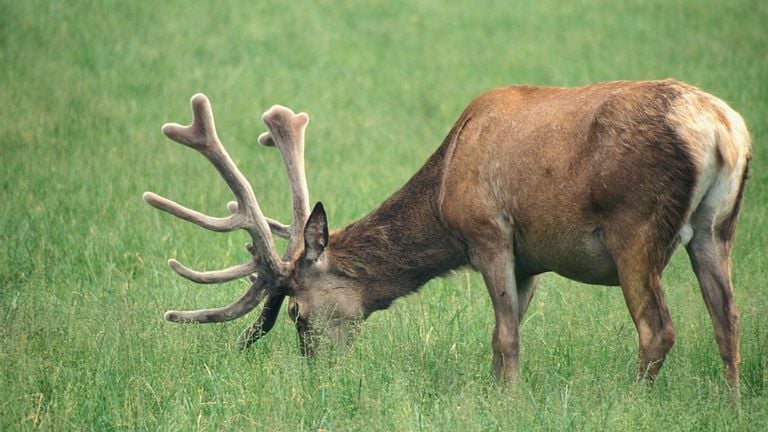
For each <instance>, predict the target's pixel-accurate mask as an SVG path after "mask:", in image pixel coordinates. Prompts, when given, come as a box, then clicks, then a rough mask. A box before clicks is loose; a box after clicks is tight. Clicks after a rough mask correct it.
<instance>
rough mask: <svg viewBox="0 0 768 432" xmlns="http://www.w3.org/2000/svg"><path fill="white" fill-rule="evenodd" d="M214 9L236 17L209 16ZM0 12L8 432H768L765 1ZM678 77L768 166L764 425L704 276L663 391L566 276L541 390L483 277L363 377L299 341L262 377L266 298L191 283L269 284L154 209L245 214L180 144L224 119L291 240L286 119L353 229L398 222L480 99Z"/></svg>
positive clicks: (369, 348)
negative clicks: (157, 204) (283, 115)
mask: <svg viewBox="0 0 768 432" xmlns="http://www.w3.org/2000/svg"><path fill="white" fill-rule="evenodd" d="M205 3H210V4H205ZM450 3H454V4H450V5H447V4H446V2H440V1H434V0H425V1H419V2H406V1H401V0H389V1H381V0H366V1H327V0H319V1H318V0H315V1H311V0H297V1H292V2H278V1H272V0H267V1H231V2H216V3H215V4H214V2H188V1H177V0H169V1H164V2H157V1H123V2H121V1H109V0H103V1H85V0H82V1H77V0H70V1H59V0H46V1H40V0H29V1H11V0H0V137H1V138H0V430H3V431H16V430H56V431H60V430H149V431H155V430H174V431H175V430H286V431H287V430H381V431H390V430H406V431H411V430H414V431H415V430H435V431H437V430H439V431H444V430H455V431H464V430H472V431H485V430H525V431H527V430H569V431H570V430H659V429H662V430H666V431H677V430H692V431H694V430H695V431H700V430H768V291H766V290H767V289H768V265H766V261H767V258H768V255H767V252H766V239H768V187H767V186H768V176H766V171H768V162H766V160H768V152H766V141H768V129H767V126H766V124H767V121H766V119H768V31H766V27H765V23H766V22H768V3H766V2H761V1H757V0H731V1H708V0H707V1H696V2H694V1H688V0H663V1H662V0H628V1H623V2H618V1H607V0H578V1H555V0H535V1H534V0H522V1H517V2H501V1H491V0H480V1H477V2H450ZM666 77H674V78H677V79H680V80H683V81H686V82H689V83H692V84H695V85H697V86H700V87H701V88H703V89H705V90H707V91H709V92H711V93H713V94H715V95H717V96H719V97H721V98H722V99H724V100H726V101H727V102H728V103H729V104H731V106H733V107H734V108H735V109H736V110H737V111H739V112H740V113H742V115H743V116H744V117H745V119H746V121H747V124H748V126H749V127H750V130H751V133H752V138H753V147H754V150H753V151H754V159H753V161H752V165H751V178H750V181H749V183H748V188H747V192H746V198H745V204H744V208H743V212H742V217H741V220H740V226H739V232H738V235H737V242H736V248H735V259H734V281H735V285H736V299H737V303H738V305H739V307H740V309H741V323H742V332H741V353H742V369H741V371H742V376H741V389H742V394H741V406H740V409H734V407H733V406H731V405H730V404H729V399H728V393H727V391H726V388H725V382H724V379H723V374H722V363H721V361H720V358H719V355H718V354H717V349H716V345H715V342H714V338H713V335H712V327H711V323H710V320H709V317H708V315H707V313H706V310H705V307H704V304H703V301H702V299H701V294H700V292H699V288H698V285H697V284H696V281H695V278H694V277H693V273H692V272H691V270H690V267H689V264H688V259H687V256H685V254H684V253H682V252H678V254H676V255H675V257H674V258H673V260H672V263H671V265H670V266H669V268H668V269H667V271H666V272H665V275H664V280H665V285H666V295H667V299H668V302H669V307H670V310H671V313H672V317H673V319H674V320H675V324H676V328H677V333H678V339H677V344H676V345H675V347H674V348H673V350H672V352H671V354H670V357H669V358H668V360H667V362H666V363H665V366H664V368H663V369H662V373H661V375H660V378H659V380H658V382H657V383H656V385H655V386H654V388H653V389H651V390H650V391H649V390H647V389H646V388H645V387H643V386H639V385H636V384H635V383H634V366H635V361H636V351H637V342H636V339H637V338H636V333H635V330H634V327H633V325H632V321H631V319H630V317H629V314H628V313H627V311H626V307H625V305H624V301H623V299H622V296H621V292H620V290H619V289H618V288H609V287H596V286H586V285H581V284H578V283H574V282H570V281H567V280H565V279H563V278H560V277H558V276H555V275H548V276H546V277H545V278H544V280H543V281H542V284H541V285H540V288H539V290H538V292H537V295H536V298H535V299H534V302H533V304H532V306H531V308H530V310H529V313H528V315H527V317H526V319H525V322H524V324H523V327H522V340H521V345H522V356H521V365H522V367H521V376H520V382H519V383H518V385H517V386H516V387H514V388H512V389H508V388H503V387H500V386H498V385H496V384H495V382H494V380H493V379H492V376H491V368H490V361H491V331H492V328H493V313H492V309H491V306H490V301H489V299H488V296H487V294H486V292H485V287H484V285H483V284H482V281H481V279H480V277H479V276H478V275H477V274H475V273H472V272H470V271H464V270H461V271H457V272H455V273H454V274H453V275H451V276H450V277H447V278H444V279H439V280H435V281H432V282H430V283H429V284H428V285H426V286H425V287H424V288H423V289H422V291H421V292H420V293H419V294H417V295H412V296H410V297H407V298H405V299H402V300H399V301H398V302H397V303H396V304H395V305H394V306H393V308H392V309H391V310H389V311H386V312H380V313H377V314H374V315H373V316H372V317H371V318H370V319H369V320H368V322H366V323H365V324H364V326H363V327H362V330H361V334H360V337H359V338H358V339H357V341H356V342H355V343H354V344H352V345H351V346H350V347H348V348H347V349H344V350H330V349H329V350H327V352H324V353H323V354H322V355H321V356H319V358H317V359H315V360H314V361H309V362H308V361H306V360H304V359H302V358H300V356H299V355H298V351H299V349H298V346H297V338H296V335H295V330H294V329H293V326H292V325H291V323H290V321H289V320H288V318H287V314H285V313H283V314H281V316H280V319H279V320H278V324H277V325H276V328H275V329H274V330H273V331H272V333H271V334H269V336H268V337H266V338H265V339H264V340H261V341H259V342H258V343H257V344H256V345H254V346H253V347H251V348H250V349H249V350H247V351H246V352H244V353H240V352H239V351H238V348H237V345H236V343H235V342H236V338H237V335H238V334H239V333H240V331H241V330H242V329H243V328H245V327H246V326H247V325H249V324H250V322H251V321H252V320H253V319H255V316H256V313H252V314H251V315H249V316H248V317H246V318H243V319H241V320H238V321H234V322H230V323H225V324H218V325H207V326H205V325H191V326H179V325H175V324H171V323H167V322H165V321H163V319H162V314H163V312H164V311H165V310H167V309H179V308H181V309H184V308H190V309H191V308H201V307H211V306H218V305H224V304H227V303H229V302H230V301H232V300H233V299H235V298H236V297H237V296H239V295H240V294H241V293H242V292H243V291H244V290H245V287H246V285H245V282H233V283H229V284H226V285H221V286H196V285H194V284H192V283H191V282H188V281H186V280H183V279H181V278H180V277H178V276H177V275H176V274H175V273H173V272H172V271H171V270H170V269H169V268H168V267H167V266H166V264H165V263H166V260H167V259H168V258H169V257H176V258H178V259H179V260H180V261H182V262H184V263H186V264H189V265H190V266H192V267H196V268H207V269H214V268H221V267H225V266H228V265H232V264H236V263H238V262H240V261H242V260H243V259H244V258H246V257H247V255H246V252H245V251H244V249H243V248H242V245H243V244H244V243H245V242H246V235H245V234H243V233H234V234H229V235H220V234H215V233H211V232H207V231H205V230H203V229H200V228H198V227H195V226H192V225H190V224H187V223H185V222H183V221H180V220H177V219H175V218H173V217H171V216H169V215H166V214H161V212H159V211H157V210H154V209H152V208H150V207H149V206H147V205H146V204H144V203H143V201H142V199H141V194H142V193H143V192H144V191H146V190H152V191H154V192H157V193H159V194H161V195H164V196H167V197H169V198H172V199H175V200H178V201H179V202H180V203H183V204H185V205H187V206H189V207H192V208H196V209H199V210H201V211H205V212H208V213H213V214H224V213H225V212H226V208H225V204H226V202H227V201H229V200H230V199H231V198H230V196H231V195H230V193H229V191H228V190H227V188H226V186H225V185H224V183H223V182H222V181H221V180H220V178H219V177H217V175H216V173H215V171H214V170H213V168H212V167H211V166H210V165H209V164H208V163H207V162H206V161H205V160H204V159H203V158H202V157H200V155H198V154H196V153H195V152H193V151H190V150H188V149H186V148H183V147H181V146H179V145H177V144H175V143H172V142H171V141H169V140H167V139H166V138H165V137H164V136H163V135H162V134H161V133H160V126H161V125H162V124H163V123H164V122H167V121H175V122H180V123H187V122H188V121H189V119H190V113H189V107H188V101H189V97H190V96H191V95H192V94H194V93H196V92H204V93H206V94H207V95H208V96H209V97H210V99H211V101H212V104H213V108H214V111H215V114H216V120H217V126H218V129H219V135H220V136H221V138H222V141H223V142H224V144H225V145H226V146H227V147H228V149H229V151H230V153H231V154H232V156H233V158H234V159H235V160H236V162H237V163H238V164H239V166H240V167H241V169H242V170H243V172H244V173H245V174H246V175H247V176H248V177H249V179H250V180H251V182H252V183H253V185H254V189H255V191H256V195H257V197H258V199H259V202H260V204H261V206H262V208H263V209H264V211H265V213H267V214H269V215H270V216H273V217H275V218H277V219H281V220H283V221H288V220H289V219H290V216H289V215H290V208H289V207H290V206H289V204H290V200H289V195H288V188H287V182H286V180H285V177H284V173H283V168H282V164H281V163H280V159H279V155H278V154H277V152H275V151H273V150H270V149H265V148H262V147H260V146H258V145H257V144H256V139H257V137H258V135H259V133H261V132H263V131H264V130H265V129H264V126H263V125H262V124H261V122H260V116H261V113H262V112H263V111H264V110H266V109H267V108H269V107H270V106H271V105H272V104H276V103H279V104H282V105H286V106H289V107H292V108H293V109H294V110H296V111H306V112H308V113H309V115H310V117H311V121H310V125H309V127H308V132H307V149H306V152H307V156H306V157H307V176H308V180H309V187H310V192H311V195H312V199H313V201H314V200H322V201H323V203H324V204H325V207H326V209H327V210H328V212H329V218H330V223H331V225H332V226H333V227H340V226H343V225H344V224H345V223H348V222H350V221H353V220H354V219H356V218H359V217H360V216H362V215H364V214H365V213H366V212H367V211H369V210H371V209H373V208H374V207H375V206H376V205H377V204H378V203H379V202H381V201H382V200H384V199H385V198H386V197H387V196H388V195H389V194H391V193H392V192H394V191H395V190H396V189H397V188H398V187H399V186H400V185H402V184H404V183H405V181H406V180H407V179H408V178H409V177H410V175H411V174H413V173H414V172H415V171H416V170H417V169H418V168H419V167H420V166H421V164H422V163H423V162H424V161H425V160H426V158H427V157H428V156H429V155H430V154H431V152H432V151H433V150H434V149H436V148H437V146H438V145H439V144H440V142H441V141H442V139H443V137H444V135H445V134H446V133H447V131H448V130H449V128H450V127H451V125H452V123H453V121H454V120H455V118H456V117H457V116H458V115H459V113H460V112H461V110H462V109H463V108H464V107H465V106H466V104H467V103H468V102H469V101H470V100H471V99H472V98H473V97H474V96H476V95H478V94H479V93H481V92H483V91H484V90H487V89H489V88H492V87H495V86H501V85H507V84H515V83H527V84H544V85H559V86H570V85H581V84H586V83H590V82H596V81H604V80H614V79H650V78H666Z"/></svg>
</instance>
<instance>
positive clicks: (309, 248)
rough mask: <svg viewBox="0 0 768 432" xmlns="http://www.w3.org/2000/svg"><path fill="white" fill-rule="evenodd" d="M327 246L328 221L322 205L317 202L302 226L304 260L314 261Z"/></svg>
mask: <svg viewBox="0 0 768 432" xmlns="http://www.w3.org/2000/svg"><path fill="white" fill-rule="evenodd" d="M326 246H328V219H327V218H326V216H325V209H324V208H323V203H321V202H318V203H317V204H315V208H314V209H312V214H310V215H309V219H308V220H307V224H306V225H305V226H304V259H305V260H306V261H310V262H312V261H315V260H317V259H318V258H319V257H320V255H321V254H322V253H323V251H324V250H325V247H326Z"/></svg>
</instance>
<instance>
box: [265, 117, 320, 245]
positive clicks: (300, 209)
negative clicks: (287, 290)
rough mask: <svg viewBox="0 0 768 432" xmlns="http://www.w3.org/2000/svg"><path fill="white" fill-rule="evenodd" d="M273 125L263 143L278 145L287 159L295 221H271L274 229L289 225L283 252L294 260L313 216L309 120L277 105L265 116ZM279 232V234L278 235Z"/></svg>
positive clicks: (284, 159) (268, 125)
mask: <svg viewBox="0 0 768 432" xmlns="http://www.w3.org/2000/svg"><path fill="white" fill-rule="evenodd" d="M261 119H262V121H263V122H264V124H265V125H266V126H267V128H269V132H265V133H263V134H261V136H259V142H260V143H261V144H263V145H266V146H277V148H278V150H280V154H281V156H282V158H283V164H284V165H285V170H286V172H287V174H288V183H289V185H290V187H291V196H292V206H293V220H292V221H291V225H290V226H287V227H286V226H285V225H282V224H279V223H278V222H276V221H273V222H275V224H274V225H273V224H272V223H270V226H271V227H272V229H273V231H277V230H276V228H283V229H285V228H288V230H289V241H288V247H287V248H286V250H285V254H284V255H283V256H284V257H285V258H286V259H291V258H293V257H294V255H295V254H296V253H297V252H298V251H299V249H300V247H301V246H302V245H303V239H304V235H303V234H304V233H303V231H304V224H305V223H306V221H307V218H308V217H309V190H308V188H307V178H306V174H305V172H304V132H305V130H306V127H307V123H308V122H309V116H308V115H307V114H306V113H303V112H302V113H299V114H295V113H294V112H293V111H292V110H291V109H289V108H286V107H284V106H280V105H275V106H273V107H272V108H270V109H269V110H267V112H265V113H264V115H263V116H262V117H261ZM278 235H279V234H278Z"/></svg>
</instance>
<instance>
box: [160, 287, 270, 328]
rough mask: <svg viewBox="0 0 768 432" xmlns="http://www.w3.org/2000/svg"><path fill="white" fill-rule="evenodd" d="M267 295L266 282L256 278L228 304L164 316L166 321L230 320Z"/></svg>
mask: <svg viewBox="0 0 768 432" xmlns="http://www.w3.org/2000/svg"><path fill="white" fill-rule="evenodd" d="M267 295H268V284H267V282H266V281H265V280H263V279H261V278H257V279H256V280H253V281H252V283H251V286H250V287H249V288H248V291H246V292H245V294H243V295H242V296H241V297H240V298H239V299H237V300H236V301H235V302H234V303H232V304H230V305H229V306H224V307H221V308H214V309H200V310H193V311H168V312H166V313H165V315H164V318H165V320H166V321H173V322H177V323H201V324H204V323H215V322H223V321H231V320H234V319H237V318H240V317H241V316H243V315H245V314H247V313H248V312H250V311H251V310H253V308H255V307H256V306H257V305H258V304H259V303H261V301H262V300H263V299H264V297H266V296H267Z"/></svg>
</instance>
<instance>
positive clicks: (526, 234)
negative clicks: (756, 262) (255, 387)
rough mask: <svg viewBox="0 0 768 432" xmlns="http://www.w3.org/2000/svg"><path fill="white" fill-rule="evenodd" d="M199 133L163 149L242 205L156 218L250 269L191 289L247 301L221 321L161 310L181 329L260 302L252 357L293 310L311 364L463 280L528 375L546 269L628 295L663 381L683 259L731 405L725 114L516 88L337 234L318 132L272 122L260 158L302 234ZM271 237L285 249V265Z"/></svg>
mask: <svg viewBox="0 0 768 432" xmlns="http://www.w3.org/2000/svg"><path fill="white" fill-rule="evenodd" d="M191 105H192V112H193V115H194V119H193V121H192V124H191V125H190V126H186V127H184V126H180V125H177V124H166V125H165V126H163V133H164V134H165V135H167V136H168V137H169V138H170V139H172V140H174V141H177V142H179V143H181V144H185V145H187V146H189V147H192V148H193V149H195V150H197V151H199V152H200V153H202V154H203V155H204V156H205V157H206V158H207V159H208V160H209V161H210V162H211V163H212V164H213V166H214V167H216V169H217V170H218V171H219V173H220V174H221V176H222V177H223V178H224V180H225V181H226V183H227V184H228V185H229V187H230V188H231V189H232V192H234V195H235V197H236V198H237V202H236V203H235V202H232V203H230V204H229V205H228V208H229V210H230V212H231V215H229V216H227V217H224V218H214V217H210V216H206V215H204V214H201V213H198V212H196V211H194V210H190V209H187V208H184V207H182V206H180V205H178V204H176V203H174V202H172V201H169V200H167V199H165V198H162V197H160V196H158V195H155V194H153V193H150V192H147V193H145V194H144V200H145V201H146V202H147V203H149V204H150V205H152V206H154V207H156V208H158V209H161V210H163V211H166V212H168V213H171V214H173V215H175V216H177V217H179V218H182V219H185V220H187V221H190V222H193V223H195V224H197V225H200V226H202V227H204V228H207V229H209V230H213V231H232V230H235V229H244V230H246V231H247V232H248V233H249V234H250V236H251V238H252V243H251V244H249V245H247V246H246V247H247V249H248V251H249V252H250V253H251V255H252V258H251V259H250V260H249V261H247V262H246V263H244V264H240V265H237V266H234V267H231V268H228V269H226V270H220V271H210V272H197V271H194V270H191V269H189V268H187V267H185V266H183V265H182V264H180V263H179V262H177V261H175V260H170V261H169V264H170V266H171V268H173V270H175V271H176V272H177V273H178V274H180V275H181V276H183V277H185V278H187V279H190V280H192V281H195V282H198V283H221V282H225V281H230V280H234V279H237V278H242V277H245V276H249V277H250V279H251V282H252V283H251V285H250V288H249V289H248V290H247V292H246V293H245V294H244V295H243V296H242V297H241V298H240V299H238V300H237V301H235V302H234V303H232V304H231V305H229V306H226V307H223V308H218V309H204V310H197V311H183V312H179V311H169V312H167V313H166V314H165V318H166V319H167V320H169V321H175V322H183V323H185V322H199V323H206V322H221V321H227V320H232V319H235V318H238V317H240V316H242V315H244V314H245V313H247V312H249V311H251V310H252V309H254V308H255V307H256V306H257V305H258V304H259V303H260V302H262V301H264V306H263V309H262V311H261V315H260V316H259V318H258V319H257V320H256V322H255V323H254V324H253V325H252V326H251V327H250V328H249V329H247V330H246V331H245V332H244V333H243V334H242V335H241V338H240V343H241V344H242V346H243V347H247V346H248V345H250V344H251V343H253V342H254V341H255V340H257V339H258V338H260V337H261V336H263V335H264V334H266V333H267V332H268V331H269V330H270V329H271V328H272V326H273V325H274V323H275V319H276V317H277V315H278V313H279V311H280V307H281V304H282V303H283V300H284V299H285V297H286V296H288V297H290V304H289V307H288V313H289V315H290V317H291V319H292V320H293V321H294V322H295V324H296V328H297V329H298V334H299V340H300V346H301V351H302V353H304V354H311V352H312V347H313V340H314V336H313V334H315V333H317V332H319V331H330V332H337V333H339V334H341V335H342V336H343V334H344V331H343V330H344V329H346V328H347V326H346V324H345V323H350V322H355V321H359V320H362V319H365V318H367V317H368V316H369V315H370V314H371V313H373V312H375V311H378V310H381V309H386V308H387V307H389V305H390V304H391V303H392V302H393V301H394V300H395V299H397V298H400V297H403V296H405V295H407V294H409V293H412V292H415V291H416V290H418V289H419V287H421V286H422V285H423V284H425V283H426V282H427V281H429V280H430V279H432V278H434V277H436V276H440V275H443V274H445V273H446V272H448V271H450V270H452V269H455V268H458V267H462V266H471V267H472V268H474V269H476V270H478V271H479V272H480V273H481V274H482V276H483V279H484V281H485V285H486V287H487V289H488V293H489V294H490V296H491V300H492V303H493V310H494V314H495V318H496V325H495V327H494V330H493V340H492V345H493V369H494V372H495V373H496V375H497V376H498V377H499V378H500V379H502V380H510V379H513V378H514V377H515V376H516V374H517V370H518V357H519V327H520V321H521V319H522V317H523V315H524V314H525V311H526V309H527V308H528V305H529V303H530V301H531V298H532V296H533V294H534V290H535V286H536V282H537V279H538V276H539V275H540V274H542V273H545V272H549V271H553V272H556V273H558V274H560V275H563V276H565V277H567V278H570V279H573V280H576V281H581V282H584V283H589V284H600V285H620V286H621V288H622V292H623V294H624V299H625V301H626V304H627V307H628V309H629V313H630V315H631V316H632V319H633V321H634V323H635V326H636V328H637V333H638V337H639V357H640V361H639V376H646V377H647V378H648V379H649V380H650V381H653V379H654V378H655V377H656V376H657V374H658V372H659V369H660V368H661V365H662V362H663V361H664V358H665V356H666V355H667V353H668V352H669V350H670V349H671V347H672V344H673V343H674V340H675V330H674V327H673V326H672V320H671V318H670V315H669V310H668V309H667V304H666V302H665V300H664V293H663V290H662V287H661V274H662V271H663V270H664V267H665V266H666V264H667V262H668V261H669V259H670V256H671V255H672V253H673V251H674V250H675V248H676V247H677V246H678V245H680V244H682V245H684V246H685V248H686V250H687V252H688V256H689V257H690V261H691V264H692V266H693V271H694V273H695V274H696V277H697V278H698V281H699V284H700V286H701V292H702V294H703V296H704V302H705V303H706V305H707V309H708V310H709V314H710V316H711V318H712V323H713V326H714V333H715V338H716V340H717V345H718V348H719V350H720V356H721V357H722V360H723V362H724V364H725V376H726V380H727V382H728V384H729V385H730V386H731V387H732V388H733V389H736V390H738V383H739V374H738V367H739V348H738V341H739V313H738V311H737V308H736V304H735V303H734V300H733V290H732V285H731V250H732V247H733V238H734V231H735V227H736V220H737V216H738V213H739V207H740V204H741V201H742V196H743V193H744V183H745V180H746V178H747V165H748V162H749V159H750V154H751V150H750V137H749V134H748V132H747V129H746V127H745V125H744V121H743V120H742V118H741V117H740V116H739V114H737V113H736V112H735V111H733V110H732V109H731V108H730V107H729V106H728V105H726V104H725V103H724V102H722V101H721V100H720V99H717V98H716V97H714V96H711V95H709V94H707V93H705V92H703V91H701V90H699V89H697V88H695V87H692V86H689V85H686V84H683V83H680V82H677V81H673V80H665V81H647V82H624V81H623V82H609V83H602V84H594V85H589V86H586V87H579V88H551V87H528V86H519V87H509V88H500V89H496V90H492V91H490V92H488V93H485V94H483V95H481V96H480V97H478V98H477V99H475V100H474V101H473V102H472V103H471V104H470V105H469V106H468V107H467V108H466V109H465V110H464V112H463V113H462V114H461V116H460V117H459V119H458V121H457V122H456V124H455V125H454V126H453V128H452V129H451V131H450V133H449V134H448V136H447V137H446V138H445V140H444V141H443V143H442V145H441V146H440V147H439V148H438V149H437V151H436V152H435V153H434V154H433V155H432V156H431V157H430V158H429V160H427V162H426V164H425V165H424V166H423V167H422V168H421V169H420V170H419V171H418V172H417V173H416V175H414V176H413V178H411V180H410V181H408V183H406V185H405V186H403V188H402V189H400V190H399V191H398V192H396V193H395V194H394V195H392V196H391V197H390V198H389V199H387V200H386V201H385V202H384V203H383V204H382V205H381V206H380V207H379V208H377V209H376V210H374V211H373V212H371V213H370V214H368V215H367V216H365V217H363V218H362V219H360V220H358V221H357V222H354V223H352V224H350V225H349V226H347V227H345V228H343V229H341V230H337V231H334V232H332V233H330V234H329V232H328V224H327V221H326V214H325V211H324V209H323V206H322V204H320V203H318V204H317V205H316V206H315V207H314V210H312V212H311V213H310V212H309V197H308V191H307V184H306V178H305V174H304V159H303V158H304V156H303V152H304V131H305V128H306V125H307V121H308V117H307V115H306V114H304V113H301V114H298V115H296V114H294V113H293V112H292V111H291V110H289V109H287V108H284V107H281V106H274V107H272V108H271V109H270V110H269V111H267V112H266V113H265V114H264V116H263V121H264V123H265V124H266V125H267V127H268V129H269V132H266V133H264V134H262V135H261V136H260V137H259V142H261V143H262V144H265V145H268V146H276V147H277V148H278V149H279V151H280V153H281V154H282V157H283V161H284V163H285V168H286V170H287V173H288V178H289V181H290V187H291V192H292V196H293V221H292V222H291V224H290V225H284V224H281V223H279V222H277V221H275V220H272V219H269V218H266V217H265V216H264V215H263V214H262V212H261V209H260V208H259V205H258V203H257V201H256V198H255V197H254V193H253V190H252V188H251V185H250V184H249V183H248V182H247V180H246V179H245V177H244V176H243V175H242V174H241V172H240V171H239V170H238V168H237V167H236V166H235V164H234V163H233V162H232V160H231V159H230V157H229V156H228V155H227V152H226V151H225V150H224V148H223V147H222V145H221V143H220V141H219V139H218V137H217V135H216V129H215V127H214V121H213V114H212V112H211V107H210V104H209V102H208V99H207V98H206V97H205V96H204V95H202V94H198V95H195V96H194V97H192V101H191ZM272 234H274V235H277V236H279V237H283V238H286V239H288V245H287V247H286V250H285V253H284V254H283V256H282V257H279V256H278V253H277V251H276V249H275V245H274V243H273V239H272Z"/></svg>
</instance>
